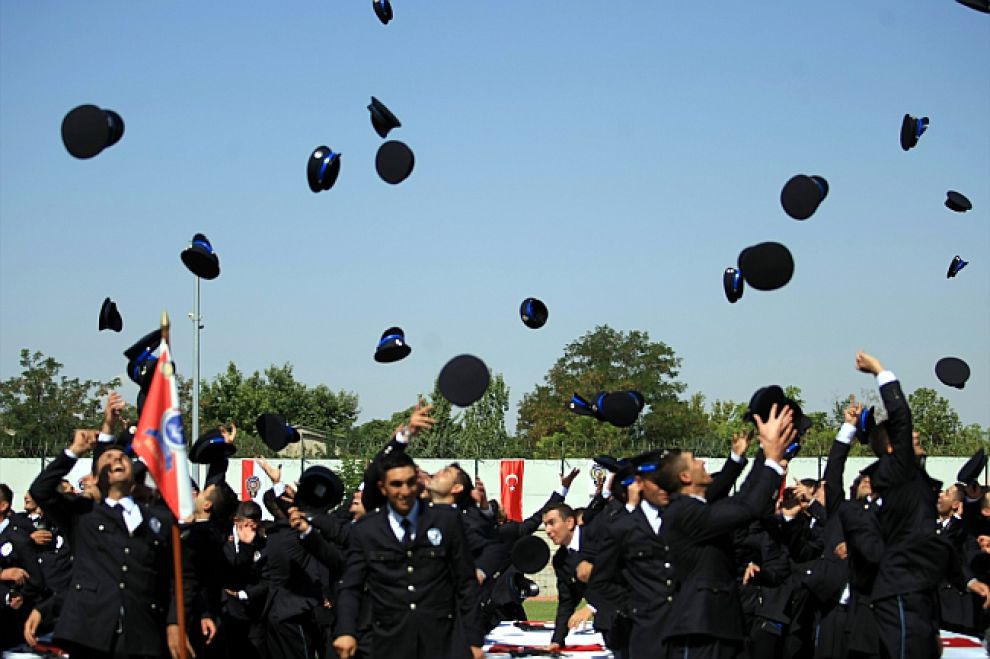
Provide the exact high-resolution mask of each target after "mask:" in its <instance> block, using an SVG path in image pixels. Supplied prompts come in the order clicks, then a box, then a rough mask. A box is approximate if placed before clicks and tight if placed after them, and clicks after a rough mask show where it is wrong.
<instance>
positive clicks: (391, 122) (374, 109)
mask: <svg viewBox="0 0 990 659" xmlns="http://www.w3.org/2000/svg"><path fill="white" fill-rule="evenodd" d="M368 111H369V112H371V127H372V128H374V129H375V132H376V133H378V136H379V137H381V138H382V139H385V138H386V137H388V133H389V131H390V130H392V129H393V128H399V127H400V126H402V123H401V122H400V121H399V119H398V118H397V117H396V116H395V115H394V114H392V111H391V110H389V109H388V108H387V107H385V104H384V103H382V102H381V101H379V100H378V99H377V98H375V97H374V96H372V97H371V103H370V104H369V105H368Z"/></svg>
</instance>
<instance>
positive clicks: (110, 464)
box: [93, 446, 134, 498]
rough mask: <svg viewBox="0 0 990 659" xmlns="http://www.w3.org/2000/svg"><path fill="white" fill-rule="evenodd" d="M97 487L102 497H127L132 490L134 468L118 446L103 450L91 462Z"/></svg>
mask: <svg viewBox="0 0 990 659" xmlns="http://www.w3.org/2000/svg"><path fill="white" fill-rule="evenodd" d="M93 472H94V473H95V474H96V478H97V480H96V482H97V486H98V487H99V489H100V493H101V494H102V495H103V496H109V495H112V496H113V497H114V498H120V497H122V496H129V495H130V494H131V490H132V489H133V488H134V466H133V464H132V463H131V458H130V457H129V456H128V455H127V453H125V452H124V450H123V449H122V448H120V447H119V446H112V447H110V448H105V449H103V451H101V452H100V455H99V457H97V458H96V460H94V461H93Z"/></svg>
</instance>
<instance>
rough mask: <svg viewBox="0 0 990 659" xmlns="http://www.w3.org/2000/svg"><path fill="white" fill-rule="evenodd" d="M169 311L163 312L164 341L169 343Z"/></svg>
mask: <svg viewBox="0 0 990 659" xmlns="http://www.w3.org/2000/svg"><path fill="white" fill-rule="evenodd" d="M168 328H169V322H168V311H165V310H164V309H163V310H162V341H164V342H165V343H168Z"/></svg>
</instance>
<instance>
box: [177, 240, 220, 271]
mask: <svg viewBox="0 0 990 659" xmlns="http://www.w3.org/2000/svg"><path fill="white" fill-rule="evenodd" d="M179 257H180V258H181V259H182V262H183V263H184V264H185V266H186V267H187V268H189V272H191V273H193V274H194V275H196V276H197V277H199V278H200V279H216V278H217V277H219V276H220V258H219V257H218V256H217V254H216V252H215V251H213V245H211V244H210V240H209V238H207V237H206V236H205V235H203V234H201V233H197V234H195V235H193V237H192V240H191V241H189V245H187V246H186V248H185V249H184V250H182V253H181V254H179Z"/></svg>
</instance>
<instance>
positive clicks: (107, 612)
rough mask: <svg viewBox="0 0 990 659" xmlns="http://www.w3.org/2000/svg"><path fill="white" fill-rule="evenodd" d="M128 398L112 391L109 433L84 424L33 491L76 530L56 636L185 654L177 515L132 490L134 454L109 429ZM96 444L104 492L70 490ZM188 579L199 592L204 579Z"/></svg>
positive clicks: (108, 653) (114, 650) (141, 651)
mask: <svg viewBox="0 0 990 659" xmlns="http://www.w3.org/2000/svg"><path fill="white" fill-rule="evenodd" d="M122 406H123V400H122V399H120V397H119V396H117V395H116V394H111V395H110V398H109V401H108V404H107V409H106V413H105V417H104V427H103V433H101V434H100V437H101V439H105V440H108V441H97V435H98V434H97V431H95V430H77V431H76V433H75V436H74V437H73V440H72V443H71V445H70V446H69V447H68V448H67V449H66V450H65V451H63V452H62V453H61V454H59V455H58V456H57V457H56V458H55V459H54V460H53V461H52V462H51V464H49V465H48V466H47V467H46V468H45V470H44V471H42V472H41V474H39V475H38V477H37V478H36V479H35V481H34V483H32V485H31V496H33V497H34V499H35V501H37V502H38V504H39V505H40V506H41V507H42V508H43V509H44V510H45V512H46V513H48V514H50V515H51V516H52V517H53V518H54V519H55V520H56V521H57V522H58V524H59V525H60V526H61V527H62V528H65V529H67V530H68V534H69V536H70V537H72V538H73V549H74V552H75V558H74V560H73V566H72V577H71V580H70V583H69V588H68V590H67V591H66V592H65V600H64V604H63V605H62V611H61V615H60V616H59V619H58V622H57V623H56V625H55V639H56V641H57V642H58V643H59V645H60V646H65V647H67V648H69V649H71V653H72V657H73V659H75V658H77V657H79V658H81V659H90V658H94V657H98V658H103V657H115V658H116V657H160V656H167V655H168V654H171V655H172V656H177V655H178V642H179V639H178V627H177V625H174V624H169V625H166V620H168V621H169V622H172V621H174V620H176V617H175V609H174V597H172V595H173V590H174V584H173V571H172V551H171V546H172V535H171V531H172V525H173V524H174V523H175V521H174V518H173V517H172V515H171V513H170V512H169V510H168V508H167V507H166V506H165V505H163V504H160V503H151V504H148V503H143V502H138V501H135V500H134V498H133V496H132V494H133V491H134V471H133V466H132V464H131V459H130V457H128V455H127V453H125V451H124V447H123V446H122V445H121V444H118V443H116V442H114V441H110V440H112V439H113V438H112V437H111V436H110V435H109V433H110V431H111V426H112V424H113V422H114V421H115V420H117V419H118V418H119V417H118V415H117V414H116V410H119V409H120V408H121V407H122ZM90 451H93V452H94V457H93V473H94V474H95V476H96V479H95V480H96V484H97V487H98V494H96V498H92V499H91V498H88V497H81V496H75V495H69V496H66V495H64V494H63V493H62V492H61V491H60V486H61V482H62V479H63V478H64V477H65V475H66V474H68V473H69V471H71V470H72V467H73V466H74V465H75V464H76V460H78V459H79V458H81V457H83V456H84V455H86V454H87V453H89V452H90ZM186 587H187V589H188V590H187V592H192V591H194V590H195V588H196V584H195V583H187V584H186ZM197 631H198V630H197ZM166 637H167V638H168V649H166Z"/></svg>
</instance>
